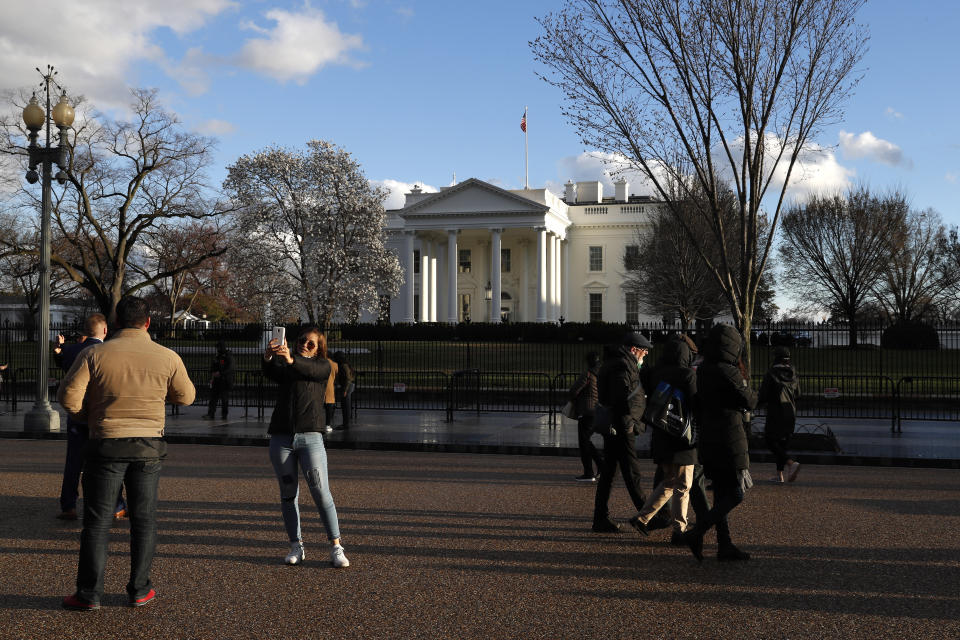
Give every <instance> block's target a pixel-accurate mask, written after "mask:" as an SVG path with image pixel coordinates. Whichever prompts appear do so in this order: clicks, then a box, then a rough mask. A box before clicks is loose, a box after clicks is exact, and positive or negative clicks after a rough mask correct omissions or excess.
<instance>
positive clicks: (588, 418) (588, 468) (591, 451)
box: [570, 351, 602, 482]
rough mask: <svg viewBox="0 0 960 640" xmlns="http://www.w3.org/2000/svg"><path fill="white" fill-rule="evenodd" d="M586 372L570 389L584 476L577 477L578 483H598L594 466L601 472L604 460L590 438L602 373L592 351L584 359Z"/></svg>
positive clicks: (595, 355)
mask: <svg viewBox="0 0 960 640" xmlns="http://www.w3.org/2000/svg"><path fill="white" fill-rule="evenodd" d="M584 363H585V364H586V365H587V368H586V370H585V371H584V372H583V373H582V374H580V377H579V378H577V381H576V382H574V383H573V386H572V387H570V401H571V402H573V405H574V410H575V411H576V413H577V444H578V445H579V447H580V464H581V465H582V466H583V475H580V476H577V477H576V478H575V479H576V480H577V482H596V481H597V476H596V474H594V472H593V465H594V464H596V465H597V472H598V473H599V470H600V463H601V462H602V458H601V457H600V452H599V451H597V448H596V447H595V446H593V442H592V441H591V440H590V436H592V435H593V428H592V427H593V411H594V409H596V408H597V374H598V373H599V372H600V358H599V357H598V356H597V354H596V353H594V352H593V351H591V352H590V353H588V354H587V355H586V356H585V357H584Z"/></svg>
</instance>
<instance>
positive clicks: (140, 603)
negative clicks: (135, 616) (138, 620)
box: [130, 589, 157, 607]
mask: <svg viewBox="0 0 960 640" xmlns="http://www.w3.org/2000/svg"><path fill="white" fill-rule="evenodd" d="M156 597H157V592H156V591H154V590H153V589H150V591H148V592H147V595H145V596H143V597H142V598H137V599H136V600H134V599H133V598H130V606H131V607H142V606H143V605H145V604H149V603H150V602H151V601H152V600H153V599H154V598H156Z"/></svg>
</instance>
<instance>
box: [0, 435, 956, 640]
mask: <svg viewBox="0 0 960 640" xmlns="http://www.w3.org/2000/svg"><path fill="white" fill-rule="evenodd" d="M214 428H215V427H214ZM328 459H329V466H330V483H331V488H332V491H333V495H334V498H335V500H336V504H337V510H338V513H339V516H340V528H341V531H342V533H343V543H344V546H345V548H346V552H347V555H348V557H349V558H350V562H351V566H350V567H349V568H347V569H343V570H337V569H333V568H331V567H330V566H329V556H328V555H327V545H326V541H325V540H324V531H323V527H322V525H321V524H320V518H319V515H318V513H317V510H316V508H315V507H314V506H313V505H312V504H311V503H310V498H309V493H308V492H307V491H306V488H305V486H302V490H301V500H300V504H301V512H302V514H303V519H304V524H303V533H304V543H305V545H306V550H307V558H306V562H305V564H304V565H303V566H299V567H287V566H284V565H283V564H282V558H283V556H284V554H285V553H286V552H287V549H288V545H287V541H286V536H285V534H284V532H283V527H282V524H281V517H280V506H279V497H278V491H277V484H276V479H275V478H274V476H273V471H272V469H271V467H270V463H269V461H268V457H267V452H266V450H264V449H263V448H260V447H228V446H218V445H182V444H173V445H171V446H170V453H169V456H168V458H167V460H166V461H165V462H164V469H163V471H162V473H161V479H160V504H159V509H158V527H159V535H158V546H157V553H156V558H155V562H154V565H153V569H154V570H153V581H154V585H155V588H156V589H157V593H158V597H157V599H156V600H155V601H154V602H153V603H151V604H149V605H148V606H145V607H143V608H140V609H131V608H129V607H127V606H125V593H124V584H125V583H126V580H127V578H128V575H129V560H130V559H129V552H128V549H129V538H128V535H129V534H128V531H129V523H128V522H126V521H122V522H119V523H118V524H117V525H116V526H114V528H113V531H112V533H111V542H110V557H109V560H108V563H107V571H106V579H105V587H106V593H105V596H104V599H103V601H102V604H103V607H102V608H101V609H100V610H99V611H95V612H88V613H77V612H67V611H63V610H62V609H61V608H60V601H61V599H62V598H63V596H64V595H67V594H68V593H71V592H72V591H73V588H74V586H73V585H74V579H75V576H76V566H77V552H78V548H79V524H78V523H76V522H72V523H71V522H62V521H60V520H57V519H55V518H54V515H55V513H56V512H57V504H56V498H55V496H56V495H57V493H58V491H59V487H60V478H61V470H62V466H63V443H62V442H57V441H51V440H18V439H7V440H2V441H0V638H3V639H4V640H8V639H9V640H21V639H23V640H61V639H64V638H71V639H75V640H82V639H90V640H93V639H97V640H107V639H110V638H123V639H127V638H142V639H144V640H152V639H164V640H166V639H170V640H179V639H204V640H206V639H211V640H220V639H227V640H231V639H234V638H270V639H271V640H286V639H294V638H296V639H302V638H318V639H319V638H342V639H344V640H348V639H353V638H357V639H367V638H378V639H380V638H382V639H384V640H391V639H393V638H397V639H403V640H415V639H420V638H431V639H432V638H438V639H441V638H443V639H446V638H457V639H463V640H474V639H477V640H488V639H501V638H503V639H513V638H516V639H523V640H537V639H550V640H554V639H560V638H571V639H576V640H594V639H596V640H600V639H613V638H642V639H644V640H646V639H655V638H724V639H725V638H730V639H736V640H752V639H754V638H758V639H760V638H762V639H769V638H792V639H805V638H817V639H819V638H844V639H852V640H861V639H863V640H868V639H869V640H882V639H886V638H891V639H897V640H900V639H903V638H923V639H932V638H957V637H960V548H958V538H957V534H956V532H957V530H958V529H960V474H958V473H957V472H956V471H953V470H945V469H897V470H896V471H894V472H891V471H890V470H889V469H883V468H876V467H866V466H861V467H852V466H847V467H842V466H817V465H810V466H808V467H805V468H804V469H803V471H802V472H801V475H800V478H799V479H798V481H797V482H795V483H789V484H786V485H778V486H775V485H772V484H769V483H763V482H758V483H757V485H756V486H755V487H754V488H753V489H751V490H750V491H749V492H748V493H747V497H746V500H745V501H744V503H743V504H742V505H741V506H740V507H738V508H737V509H736V510H735V511H734V512H733V514H732V515H731V519H730V526H731V530H732V534H733V537H734V540H735V541H736V543H737V544H738V545H740V546H741V547H742V548H743V549H744V550H746V551H748V552H749V553H751V554H752V556H753V558H752V559H751V560H750V561H749V562H748V563H744V564H739V563H738V564H729V563H719V562H717V560H716V558H715V557H714V554H715V549H716V546H715V543H714V540H713V536H712V535H710V536H708V539H707V545H706V547H705V551H706V558H705V560H704V562H703V564H702V565H698V564H697V563H696V562H695V561H694V559H693V558H692V557H691V556H690V553H689V551H687V550H686V549H683V548H677V547H672V546H670V545H669V531H667V530H661V531H655V532H653V533H652V534H651V536H650V537H649V538H644V537H641V536H640V535H639V534H637V533H636V532H633V531H632V530H628V531H624V532H623V533H620V534H594V533H591V532H590V529H589V526H590V512H591V509H592V504H593V495H594V491H595V485H592V484H581V483H577V482H573V480H572V477H571V476H572V471H573V468H574V467H575V466H576V464H577V463H576V462H575V461H574V460H571V459H562V458H556V457H548V456H499V455H470V454H450V453H424V452H411V451H400V452H397V451H370V450H333V451H330V452H329V453H328ZM772 470H773V466H772V465H771V464H769V463H758V464H756V465H755V475H756V476H757V477H760V478H762V477H767V476H769V475H770V474H771V473H772ZM644 480H645V481H646V482H649V481H650V475H647V474H645V477H644ZM610 507H611V510H612V513H613V515H614V517H616V518H618V519H621V520H622V519H625V518H627V517H629V516H630V515H633V513H634V512H633V509H632V506H631V505H630V502H629V498H628V497H627V494H626V491H625V489H624V488H623V487H622V485H621V484H620V483H619V482H618V483H617V484H616V485H615V486H614V490H613V495H612V496H611V500H610Z"/></svg>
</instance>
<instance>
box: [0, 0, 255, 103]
mask: <svg viewBox="0 0 960 640" xmlns="http://www.w3.org/2000/svg"><path fill="white" fill-rule="evenodd" d="M235 6H236V3H235V2H232V1H231V0H165V1H164V2H151V1H148V0H128V1H126V2H116V1H115V0H84V2H32V3H30V2H26V3H24V2H19V3H5V6H4V16H3V21H2V22H0V78H2V81H0V82H2V84H3V87H4V88H17V87H25V86H35V85H37V84H38V83H39V81H40V78H39V74H37V72H36V71H35V70H34V68H35V67H37V66H41V68H45V67H43V65H45V64H46V63H47V61H49V62H50V64H53V65H54V66H55V67H56V68H57V71H58V72H59V73H58V75H57V78H58V80H59V81H60V82H61V84H63V85H64V86H65V87H66V89H67V90H68V92H70V93H71V94H81V93H82V94H84V95H86V96H87V97H88V98H90V99H92V100H93V101H94V102H95V103H96V104H97V106H98V107H101V108H114V107H124V106H126V103H127V102H128V99H129V94H128V92H127V78H128V77H129V75H130V72H131V70H132V68H133V67H134V65H136V64H137V63H139V62H142V61H145V60H146V61H151V62H154V63H157V64H161V65H164V64H169V63H166V61H165V53H164V51H163V50H162V49H161V48H160V47H159V45H158V44H157V43H156V41H155V40H154V39H153V37H152V34H153V33H154V31H155V30H157V29H158V28H161V27H168V28H169V29H171V30H173V31H174V32H175V33H177V34H180V35H184V34H187V33H190V32H192V31H194V30H196V29H198V28H200V27H202V26H203V25H204V24H206V23H207V21H208V20H210V18H212V17H213V16H216V15H218V14H220V13H222V12H224V11H226V10H228V9H231V8H233V7H235Z"/></svg>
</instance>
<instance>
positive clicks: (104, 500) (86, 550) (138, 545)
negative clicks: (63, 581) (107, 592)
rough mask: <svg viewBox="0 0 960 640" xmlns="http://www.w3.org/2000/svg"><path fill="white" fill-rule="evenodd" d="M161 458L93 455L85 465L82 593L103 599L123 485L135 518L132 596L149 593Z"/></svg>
mask: <svg viewBox="0 0 960 640" xmlns="http://www.w3.org/2000/svg"><path fill="white" fill-rule="evenodd" d="M160 467H161V462H160V459H159V458H155V459H145V460H135V461H131V460H126V459H123V460H121V459H110V458H98V457H93V456H88V457H87V459H86V460H85V461H84V466H83V532H82V533H81V534H80V564H79V566H78V567H77V597H78V598H80V599H81V600H83V601H85V602H93V603H99V602H100V598H101V597H103V572H104V569H105V568H106V565H107V542H108V539H109V537H110V526H111V525H112V524H113V510H114V506H115V504H116V496H117V492H118V491H120V487H121V485H126V487H127V512H128V514H129V517H130V581H129V582H128V583H127V594H128V595H129V596H130V597H131V598H132V599H137V598H142V597H143V596H145V595H147V593H149V591H150V589H151V588H152V585H151V583H150V567H151V565H152V564H153V551H154V548H155V547H156V542H157V484H158V481H159V479H160Z"/></svg>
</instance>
